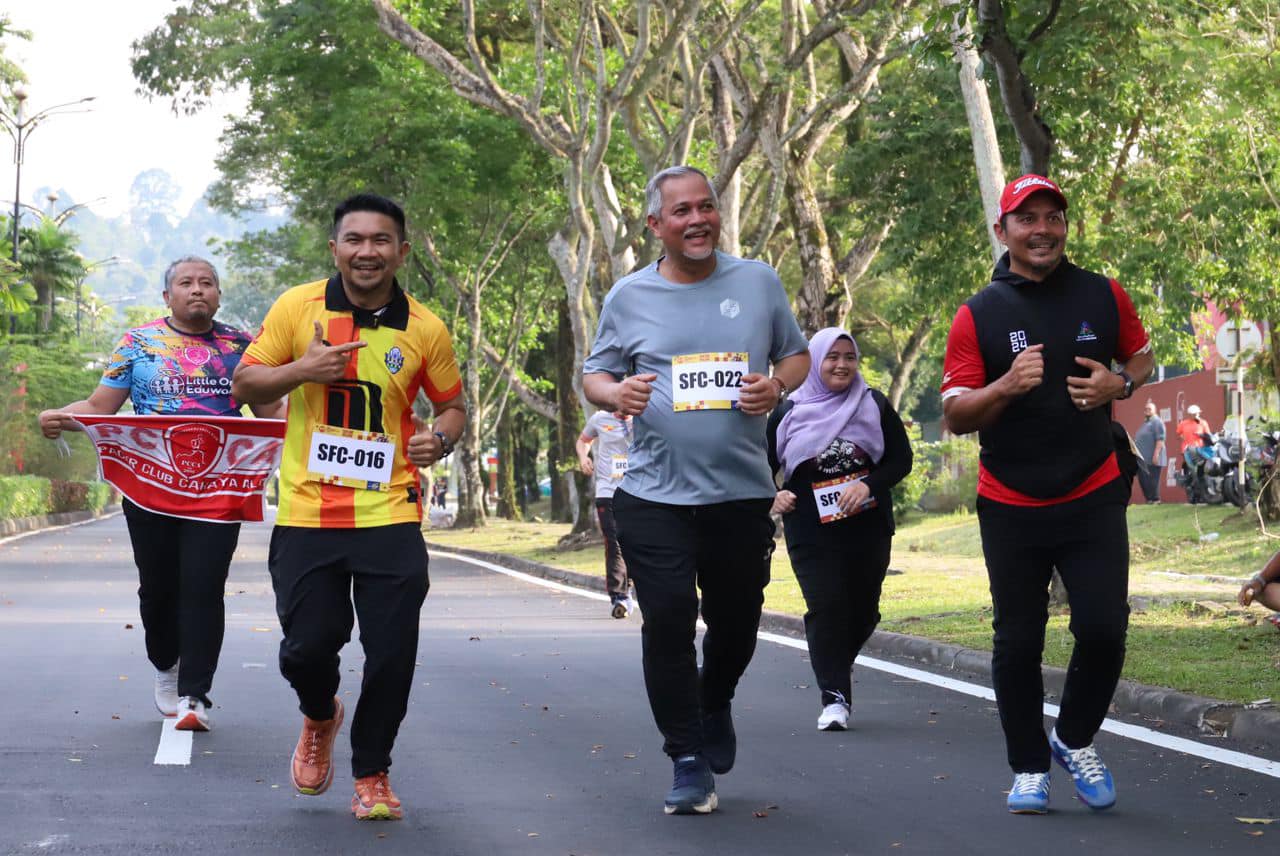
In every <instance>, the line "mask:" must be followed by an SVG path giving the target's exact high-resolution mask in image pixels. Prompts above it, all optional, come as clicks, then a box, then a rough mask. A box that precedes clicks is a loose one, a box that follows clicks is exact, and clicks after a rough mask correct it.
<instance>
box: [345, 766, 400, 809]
mask: <svg viewBox="0 0 1280 856" xmlns="http://www.w3.org/2000/svg"><path fill="white" fill-rule="evenodd" d="M351 812H352V813H353V814H354V815H355V816H356V820H400V819H401V818H402V817H404V809H402V808H401V807H400V800H398V799H396V795H395V793H394V792H393V791H392V790H391V782H390V781H388V780H387V774H386V773H385V772H384V773H374V774H373V775H372V776H361V777H360V778H358V779H356V795H355V796H353V797H352V798H351Z"/></svg>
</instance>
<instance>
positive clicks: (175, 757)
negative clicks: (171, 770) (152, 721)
mask: <svg viewBox="0 0 1280 856" xmlns="http://www.w3.org/2000/svg"><path fill="white" fill-rule="evenodd" d="M177 724H178V718H177V717H176V716H174V717H167V718H166V719H165V721H164V722H162V723H160V745H159V746H158V747H156V759H155V761H154V762H152V763H154V764H159V765H163V766H181V767H185V766H187V765H189V764H190V763H191V735H192V732H190V731H179V730H178V729H177V728H175V727H174V726H176V725H177Z"/></svg>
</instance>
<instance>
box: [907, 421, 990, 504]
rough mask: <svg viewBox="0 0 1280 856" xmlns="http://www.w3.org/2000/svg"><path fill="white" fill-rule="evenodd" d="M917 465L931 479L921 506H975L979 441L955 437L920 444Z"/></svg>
mask: <svg viewBox="0 0 1280 856" xmlns="http://www.w3.org/2000/svg"><path fill="white" fill-rule="evenodd" d="M916 468H917V469H922V470H923V471H924V472H925V474H926V476H927V479H928V484H927V486H926V488H925V490H924V493H923V494H922V496H921V497H920V506H921V507H922V508H924V509H925V510H926V511H944V512H945V511H955V510H956V509H957V508H961V507H964V508H967V509H969V510H970V511H973V510H974V504H975V502H976V500H977V492H978V443H977V441H976V440H975V439H974V438H972V437H953V438H951V439H950V440H940V441H938V442H936V443H921V444H919V445H918V446H916Z"/></svg>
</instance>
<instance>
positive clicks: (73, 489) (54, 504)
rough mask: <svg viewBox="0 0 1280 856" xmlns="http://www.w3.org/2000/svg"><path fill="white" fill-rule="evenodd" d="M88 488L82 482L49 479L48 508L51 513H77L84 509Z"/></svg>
mask: <svg viewBox="0 0 1280 856" xmlns="http://www.w3.org/2000/svg"><path fill="white" fill-rule="evenodd" d="M88 495H89V486H88V485H87V484H85V483H84V482H78V481H66V480H64V479H49V499H50V507H51V508H52V509H53V511H54V512H55V513H56V512H59V511H79V510H81V509H82V508H85V507H86V503H85V499H86V497H88Z"/></svg>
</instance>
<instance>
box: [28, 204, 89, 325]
mask: <svg viewBox="0 0 1280 856" xmlns="http://www.w3.org/2000/svg"><path fill="white" fill-rule="evenodd" d="M18 234H19V240H18V263H19V266H20V268H21V271H22V276H23V278H24V279H26V280H27V281H28V282H30V283H31V286H32V287H33V288H34V289H35V292H36V305H37V306H38V308H39V314H38V317H37V329H38V331H39V332H40V333H48V332H49V328H50V326H51V325H52V324H53V313H54V304H55V301H56V300H57V298H58V296H59V295H62V296H73V295H74V294H75V289H76V284H77V283H78V282H79V281H80V280H81V279H82V278H83V277H84V275H85V273H87V271H86V269H85V263H84V259H83V258H82V257H81V256H80V254H79V253H78V252H77V251H76V247H77V239H76V235H75V233H74V232H72V231H71V230H70V229H66V228H63V227H62V226H61V225H60V224H59V223H58V221H57V220H55V219H54V218H52V217H42V218H41V220H40V222H39V223H38V224H37V225H35V226H28V227H24V228H22V229H20V230H19V232H18Z"/></svg>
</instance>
